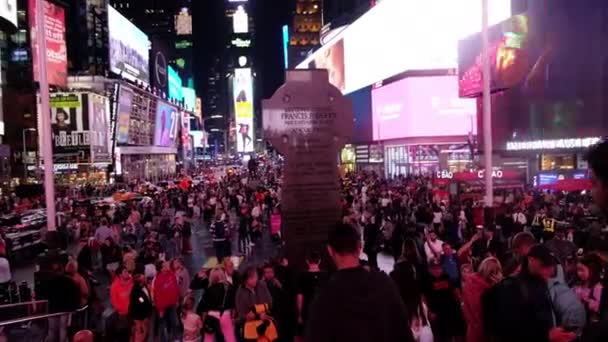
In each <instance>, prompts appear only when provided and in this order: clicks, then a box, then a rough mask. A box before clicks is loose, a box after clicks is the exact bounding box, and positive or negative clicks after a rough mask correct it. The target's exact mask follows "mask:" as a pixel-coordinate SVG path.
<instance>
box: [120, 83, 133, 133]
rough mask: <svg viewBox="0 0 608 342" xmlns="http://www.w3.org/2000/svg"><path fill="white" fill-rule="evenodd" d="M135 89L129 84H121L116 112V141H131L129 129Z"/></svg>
mask: <svg viewBox="0 0 608 342" xmlns="http://www.w3.org/2000/svg"><path fill="white" fill-rule="evenodd" d="M133 97H134V94H133V90H132V89H131V88H129V87H127V86H120V93H119V95H118V106H117V113H116V143H117V144H128V143H129V129H130V127H131V112H132V111H133Z"/></svg>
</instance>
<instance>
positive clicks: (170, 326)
mask: <svg viewBox="0 0 608 342" xmlns="http://www.w3.org/2000/svg"><path fill="white" fill-rule="evenodd" d="M178 324H179V323H178V321H177V308H176V307H175V306H171V307H168V308H167V309H165V312H163V316H162V317H160V315H159V316H158V336H159V338H160V342H170V341H171V342H172V341H175V338H176V336H177V328H178Z"/></svg>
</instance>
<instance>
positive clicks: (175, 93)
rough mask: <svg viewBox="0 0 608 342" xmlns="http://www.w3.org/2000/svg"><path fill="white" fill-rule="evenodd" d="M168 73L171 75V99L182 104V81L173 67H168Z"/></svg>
mask: <svg viewBox="0 0 608 342" xmlns="http://www.w3.org/2000/svg"><path fill="white" fill-rule="evenodd" d="M167 71H168V74H169V99H173V100H176V101H178V102H181V100H182V98H183V97H184V95H183V94H182V79H181V77H179V74H178V73H177V71H175V69H173V68H172V67H171V66H168V67H167Z"/></svg>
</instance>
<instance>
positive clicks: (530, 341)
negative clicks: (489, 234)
mask: <svg viewBox="0 0 608 342" xmlns="http://www.w3.org/2000/svg"><path fill="white" fill-rule="evenodd" d="M555 265H556V261H555V257H554V256H553V255H551V253H550V252H549V250H548V249H547V247H545V246H543V245H534V246H533V247H532V248H531V249H530V251H529V253H528V255H527V257H526V258H525V259H524V260H523V264H522V270H521V273H520V274H518V275H516V276H513V277H507V278H505V279H504V280H503V281H501V282H500V283H498V284H497V285H496V286H495V287H493V288H491V289H490V290H488V291H487V292H486V293H485V294H484V295H483V297H482V308H483V318H484V324H485V329H486V333H487V334H488V335H489V336H491V337H492V340H493V341H496V342H513V341H517V342H570V341H572V340H574V338H576V335H575V334H574V333H572V332H567V331H565V330H564V329H563V328H561V327H555V323H554V322H555V320H554V313H553V304H552V301H551V296H550V294H549V288H548V286H547V282H548V280H549V279H550V278H551V277H552V276H553V273H554V268H555Z"/></svg>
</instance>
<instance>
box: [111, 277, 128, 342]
mask: <svg viewBox="0 0 608 342" xmlns="http://www.w3.org/2000/svg"><path fill="white" fill-rule="evenodd" d="M132 289H133V279H132V278H131V274H129V271H128V270H127V269H126V268H124V267H123V266H119V267H118V268H117V269H116V278H114V281H113V282H112V286H111V287H110V301H111V302H112V307H113V308H114V311H115V312H116V315H114V316H112V319H110V320H109V321H108V323H107V324H108V327H109V328H108V331H109V333H108V337H109V339H110V340H111V341H129V339H130V333H131V329H130V324H129V317H128V314H129V302H130V300H131V290H132Z"/></svg>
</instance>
